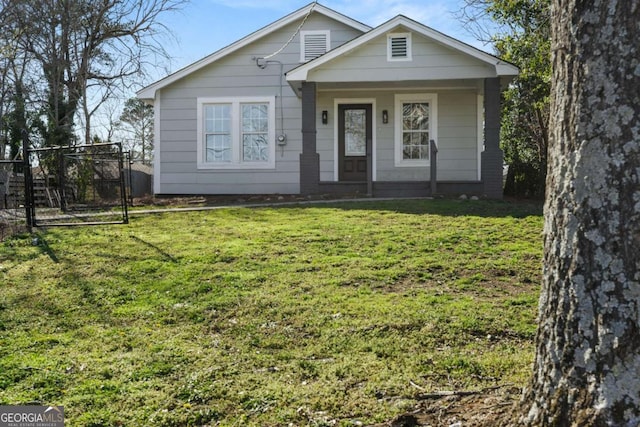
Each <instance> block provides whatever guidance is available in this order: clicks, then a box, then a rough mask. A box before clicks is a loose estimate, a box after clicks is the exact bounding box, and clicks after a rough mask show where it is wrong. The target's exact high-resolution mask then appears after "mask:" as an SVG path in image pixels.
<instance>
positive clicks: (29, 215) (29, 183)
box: [22, 129, 35, 233]
mask: <svg viewBox="0 0 640 427" xmlns="http://www.w3.org/2000/svg"><path fill="white" fill-rule="evenodd" d="M22 160H23V171H22V172H23V174H24V214H25V218H26V220H27V230H29V233H31V231H32V230H33V227H34V225H35V221H34V212H33V179H32V177H31V162H29V135H28V134H27V130H26V129H22Z"/></svg>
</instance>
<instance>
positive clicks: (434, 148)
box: [429, 139, 438, 196]
mask: <svg viewBox="0 0 640 427" xmlns="http://www.w3.org/2000/svg"><path fill="white" fill-rule="evenodd" d="M429 145H430V148H431V156H430V158H429V160H430V165H429V166H430V167H429V172H430V175H431V176H430V178H429V180H430V184H431V195H432V196H435V194H436V192H437V191H438V188H437V176H438V171H437V169H436V168H437V160H438V144H436V142H435V141H434V140H433V139H432V140H431V141H429Z"/></svg>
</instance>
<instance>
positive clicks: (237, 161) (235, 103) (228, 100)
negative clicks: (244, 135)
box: [196, 96, 276, 170]
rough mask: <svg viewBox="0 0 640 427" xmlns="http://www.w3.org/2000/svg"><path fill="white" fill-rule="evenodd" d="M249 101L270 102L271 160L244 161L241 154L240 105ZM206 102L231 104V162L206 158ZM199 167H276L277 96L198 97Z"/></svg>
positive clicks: (217, 168)
mask: <svg viewBox="0 0 640 427" xmlns="http://www.w3.org/2000/svg"><path fill="white" fill-rule="evenodd" d="M249 103H264V104H268V106H269V107H268V111H269V161H268V162H260V163H259V162H256V163H252V162H247V163H243V162H242V160H241V156H240V147H241V146H242V141H240V105H241V104H249ZM206 104H231V126H232V131H231V137H232V141H231V146H232V147H233V156H232V158H233V161H232V162H231V163H208V162H206V161H205V160H204V140H203V138H204V135H203V134H204V131H203V129H204V118H203V110H204V106H205V105H206ZM196 122H197V126H198V129H197V132H196V133H197V150H196V151H197V156H198V159H197V167H198V169H215V170H239V169H240V170H246V169H275V167H276V97H275V96H266V97H248V96H241V97H203V98H198V99H197V120H196Z"/></svg>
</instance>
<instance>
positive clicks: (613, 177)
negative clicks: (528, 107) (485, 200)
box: [520, 0, 640, 427]
mask: <svg viewBox="0 0 640 427" xmlns="http://www.w3.org/2000/svg"><path fill="white" fill-rule="evenodd" d="M552 20H553V23H552V26H553V42H552V61H553V84H552V100H551V102H552V107H551V141H550V148H549V173H548V178H547V198H546V205H545V230H544V234H545V257H544V275H543V277H544V278H543V289H542V295H541V298H540V311H539V316H540V318H539V322H540V323H539V330H538V335H537V352H536V359H535V366H534V374H533V379H532V381H531V384H530V387H529V389H528V390H527V391H526V393H525V396H524V400H523V406H522V418H521V419H520V423H521V424H523V425H532V426H571V425H575V426H605V425H607V426H634V427H635V426H638V425H639V424H640V307H639V305H640V50H639V47H640V43H638V37H639V36H640V1H638V0H624V1H622V0H593V1H577V0H569V1H567V0H554V4H553V9H552Z"/></svg>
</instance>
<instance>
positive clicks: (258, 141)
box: [198, 97, 275, 169]
mask: <svg viewBox="0 0 640 427" xmlns="http://www.w3.org/2000/svg"><path fill="white" fill-rule="evenodd" d="M274 167H275V98H274V97H268V98H199V99H198V168H201V169H269V168H274Z"/></svg>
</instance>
